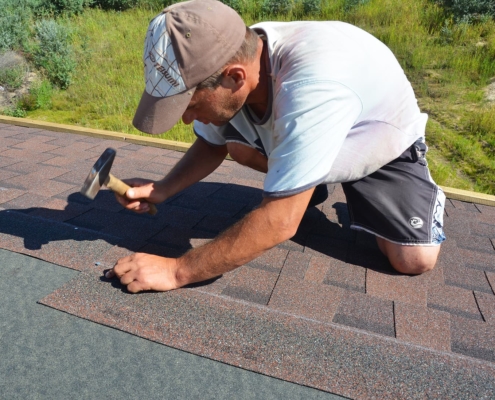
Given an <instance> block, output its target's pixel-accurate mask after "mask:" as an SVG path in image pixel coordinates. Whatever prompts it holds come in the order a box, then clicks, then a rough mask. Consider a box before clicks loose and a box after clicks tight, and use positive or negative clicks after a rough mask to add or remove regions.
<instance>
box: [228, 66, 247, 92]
mask: <svg viewBox="0 0 495 400" xmlns="http://www.w3.org/2000/svg"><path fill="white" fill-rule="evenodd" d="M222 75H223V77H224V81H225V82H226V86H230V87H232V88H237V89H238V88H240V87H241V86H243V85H244V83H246V80H247V70H246V68H245V67H244V66H243V65H241V64H232V65H229V66H228V67H227V68H225V69H224V71H223V73H222Z"/></svg>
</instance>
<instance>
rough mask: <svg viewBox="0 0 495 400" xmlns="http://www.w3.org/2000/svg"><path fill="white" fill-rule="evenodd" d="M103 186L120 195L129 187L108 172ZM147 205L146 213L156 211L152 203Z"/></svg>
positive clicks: (154, 212)
mask: <svg viewBox="0 0 495 400" xmlns="http://www.w3.org/2000/svg"><path fill="white" fill-rule="evenodd" d="M105 186H106V187H107V188H109V189H110V190H111V191H113V192H115V193H118V194H120V195H121V196H125V193H126V192H127V190H128V189H130V188H131V187H130V186H129V185H128V184H126V183H124V182H122V181H121V180H120V179H119V178H116V177H115V176H113V175H112V174H108V179H107V180H106V181H105ZM148 205H149V206H150V210H149V211H148V214H150V215H155V214H156V213H157V211H158V210H157V209H156V206H155V205H154V204H153V203H148Z"/></svg>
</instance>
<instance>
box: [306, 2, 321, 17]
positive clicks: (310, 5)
mask: <svg viewBox="0 0 495 400" xmlns="http://www.w3.org/2000/svg"><path fill="white" fill-rule="evenodd" d="M321 1H322V0H303V2H302V5H303V13H304V14H306V15H309V14H319V13H321Z"/></svg>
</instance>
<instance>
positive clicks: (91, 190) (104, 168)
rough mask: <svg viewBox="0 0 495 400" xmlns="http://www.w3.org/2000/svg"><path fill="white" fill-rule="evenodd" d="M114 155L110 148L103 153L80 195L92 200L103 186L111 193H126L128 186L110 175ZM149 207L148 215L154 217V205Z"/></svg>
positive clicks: (114, 152)
mask: <svg viewBox="0 0 495 400" xmlns="http://www.w3.org/2000/svg"><path fill="white" fill-rule="evenodd" d="M115 154H116V151H115V150H114V149H112V148H110V147H109V148H108V149H106V150H105V151H104V152H103V154H102V155H101V156H100V158H99V159H98V161H96V163H95V165H93V168H92V169H91V171H90V173H89V175H88V177H87V178H86V180H85V181H84V184H83V187H82V189H81V194H82V195H84V196H86V197H87V198H88V199H91V200H93V199H94V198H95V196H96V194H97V193H98V191H99V190H100V188H101V187H102V186H103V185H105V186H106V187H107V188H109V189H110V190H112V191H113V192H115V193H118V194H120V195H121V196H125V192H127V189H129V188H130V186H129V185H127V184H125V183H124V182H122V181H121V180H120V179H118V178H116V177H115V176H113V175H112V174H111V173H110V168H112V164H113V160H114V159H115ZM149 206H150V210H149V211H148V214H151V215H155V214H156V212H157V210H156V207H155V205H154V204H152V203H149Z"/></svg>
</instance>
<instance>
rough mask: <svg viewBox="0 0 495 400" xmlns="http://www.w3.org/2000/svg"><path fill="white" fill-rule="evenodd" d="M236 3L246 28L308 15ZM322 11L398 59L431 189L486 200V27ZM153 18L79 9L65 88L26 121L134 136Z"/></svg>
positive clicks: (188, 137)
mask: <svg viewBox="0 0 495 400" xmlns="http://www.w3.org/2000/svg"><path fill="white" fill-rule="evenodd" d="M354 3H355V4H358V3H359V2H353V4H354ZM242 4H244V5H243V18H244V20H245V22H246V23H247V24H252V23H255V22H258V21H261V20H296V19H299V20H300V19H315V18H316V17H315V16H314V15H315V14H314V15H313V16H304V15H303V14H302V11H301V10H302V6H301V4H302V3H296V6H295V7H294V8H293V9H292V11H291V12H290V13H289V14H288V15H278V16H276V17H270V16H265V15H262V14H261V12H260V10H261V4H262V1H261V0H260V1H258V0H257V1H248V0H245V1H244V2H243V3H242ZM322 4H323V9H322V12H321V13H320V14H318V15H319V16H318V19H326V20H344V21H347V22H350V23H352V24H355V25H357V26H360V27H361V28H363V29H365V30H367V31H368V32H370V33H372V34H373V35H375V36H376V37H378V38H379V39H380V40H382V41H383V42H384V43H385V44H387V45H388V46H389V47H390V48H391V50H392V51H393V52H394V54H395V55H396V56H397V58H398V59H399V62H400V63H401V65H402V66H403V68H404V70H405V72H406V75H407V76H408V78H409V79H410V81H411V83H412V85H413V87H414V90H415V92H416V94H417V97H418V102H419V105H420V108H421V109H422V110H423V111H424V112H426V113H428V114H429V117H430V119H429V123H428V127H427V142H428V144H429V146H430V152H429V162H430V166H431V172H432V175H433V177H434V179H435V180H436V181H437V182H438V183H439V184H441V185H446V186H453V187H458V188H462V189H469V190H476V191H480V192H485V193H490V194H495V153H494V149H495V104H493V103H492V104H489V103H488V102H487V101H486V100H485V95H484V88H485V87H486V86H487V85H488V83H489V81H490V79H491V78H493V77H494V76H495V22H494V21H493V20H487V21H485V22H483V23H479V24H475V25H466V24H464V25H456V24H454V23H453V22H452V21H451V20H449V18H448V17H447V16H446V15H445V14H444V12H443V10H442V9H440V8H439V7H438V6H436V5H435V4H434V3H433V2H432V1H429V0H401V1H396V0H371V1H369V2H367V3H366V2H365V4H361V5H359V4H358V5H356V6H352V7H346V4H350V3H349V0H338V1H332V0H323V3H322ZM346 10H347V11H346ZM158 11H159V10H158V9H156V10H149V9H148V10H146V9H133V10H129V11H125V12H103V11H101V10H97V9H88V10H86V11H85V12H84V14H82V15H80V16H77V17H73V18H72V19H70V20H66V23H68V24H70V25H71V26H72V29H75V32H76V34H75V35H74V38H75V43H74V45H75V48H76V49H78V53H77V59H78V67H77V72H76V74H75V76H74V83H73V84H72V85H71V86H70V87H69V89H68V90H66V91H56V92H55V94H54V95H53V98H52V108H51V109H49V110H35V111H30V112H28V117H29V118H35V119H42V120H47V121H51V122H58V123H65V124H73V125H79V126H88V127H93V128H99V129H107V130H113V131H120V132H125V133H131V134H141V133H140V132H138V131H137V130H136V129H135V128H133V127H132V125H131V121H132V117H133V114H134V111H135V109H136V107H137V104H138V101H139V98H140V96H141V93H142V91H143V88H144V80H143V71H142V51H143V40H144V34H145V31H146V28H147V25H148V22H149V20H150V19H151V18H152V17H153V16H154V15H155V14H156V13H157V12H158ZM161 137H163V138H166V139H171V140H179V141H185V142H191V141H192V140H194V134H193V133H192V130H191V128H190V127H189V126H185V125H183V124H178V125H177V126H176V127H175V128H174V129H172V130H171V131H169V132H167V133H165V134H164V135H161Z"/></svg>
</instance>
